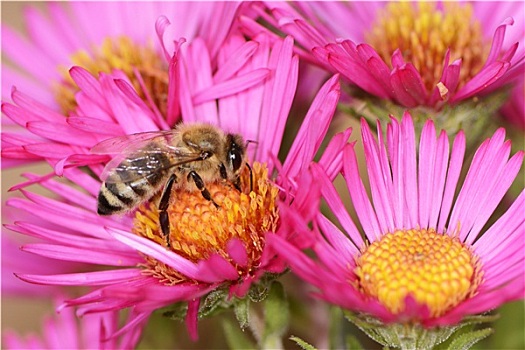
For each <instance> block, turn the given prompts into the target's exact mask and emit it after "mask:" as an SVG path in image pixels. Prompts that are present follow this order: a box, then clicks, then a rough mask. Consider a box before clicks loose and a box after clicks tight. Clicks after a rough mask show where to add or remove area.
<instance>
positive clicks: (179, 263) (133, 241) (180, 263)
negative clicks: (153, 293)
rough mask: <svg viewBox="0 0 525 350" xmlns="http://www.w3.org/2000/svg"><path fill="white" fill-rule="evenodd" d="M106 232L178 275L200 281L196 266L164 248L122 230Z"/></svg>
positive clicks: (111, 229) (108, 228) (108, 229)
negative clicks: (166, 266) (168, 267)
mask: <svg viewBox="0 0 525 350" xmlns="http://www.w3.org/2000/svg"><path fill="white" fill-rule="evenodd" d="M106 230H107V231H108V233H109V234H110V235H111V236H113V237H115V239H117V240H118V241H120V242H122V243H124V244H126V245H129V246H130V247H133V248H134V249H136V250H138V251H140V252H142V253H143V254H146V255H148V256H151V257H153V258H155V259H157V260H159V261H162V262H163V263H165V264H167V265H168V266H170V267H171V268H173V269H175V270H177V271H179V272H180V273H182V274H184V275H186V276H188V277H189V278H192V279H195V280H201V279H200V276H199V269H198V266H197V265H195V264H194V263H192V262H191V261H189V260H187V259H185V258H183V257H181V256H180V255H178V254H175V253H173V252H171V251H169V250H167V249H166V248H165V247H163V246H161V245H159V244H158V243H155V242H153V241H150V240H149V239H146V238H144V237H140V236H137V235H135V234H133V233H129V232H126V231H123V230H119V229H114V228H111V227H107V228H106Z"/></svg>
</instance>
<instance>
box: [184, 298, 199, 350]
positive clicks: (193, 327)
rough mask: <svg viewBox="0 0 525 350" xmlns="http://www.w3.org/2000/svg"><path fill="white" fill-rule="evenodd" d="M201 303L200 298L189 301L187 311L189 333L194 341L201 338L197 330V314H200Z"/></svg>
mask: <svg viewBox="0 0 525 350" xmlns="http://www.w3.org/2000/svg"><path fill="white" fill-rule="evenodd" d="M199 305H200V299H195V300H192V301H190V302H188V311H187V313H186V327H187V328H188V333H189V334H190V338H191V340H193V341H197V340H198V339H199V335H198V331H197V316H198V315H199Z"/></svg>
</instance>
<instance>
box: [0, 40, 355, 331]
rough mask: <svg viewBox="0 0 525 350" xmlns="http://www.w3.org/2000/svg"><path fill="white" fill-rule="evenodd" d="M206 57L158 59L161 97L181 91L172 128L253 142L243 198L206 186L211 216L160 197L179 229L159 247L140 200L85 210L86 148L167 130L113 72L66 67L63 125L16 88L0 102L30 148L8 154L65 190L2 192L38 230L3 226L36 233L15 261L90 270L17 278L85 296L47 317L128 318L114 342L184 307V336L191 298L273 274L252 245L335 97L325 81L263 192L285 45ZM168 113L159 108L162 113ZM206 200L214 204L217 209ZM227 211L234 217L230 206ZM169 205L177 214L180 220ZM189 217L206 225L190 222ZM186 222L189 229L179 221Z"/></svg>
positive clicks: (88, 187) (288, 60)
mask: <svg viewBox="0 0 525 350" xmlns="http://www.w3.org/2000/svg"><path fill="white" fill-rule="evenodd" d="M179 54H180V60H179ZM210 57H211V55H210V52H209V49H208V48H206V46H205V45H203V43H202V41H201V40H198V39H196V40H194V41H193V42H192V43H191V44H188V45H187V47H183V49H181V51H180V52H179V51H178V52H177V54H176V55H174V56H173V58H172V59H171V64H170V69H169V72H168V75H169V79H170V80H169V82H170V84H169V86H172V84H171V83H172V82H174V83H175V82H177V79H179V78H180V81H181V83H183V84H184V86H185V87H186V89H181V90H180V91H178V92H177V90H172V91H173V92H172V93H170V94H169V98H170V99H171V98H173V99H175V100H178V97H179V95H178V94H179V93H180V106H181V111H182V117H183V120H184V122H187V123H194V122H208V123H211V124H214V125H216V126H220V127H221V128H222V129H224V130H227V131H228V132H234V133H239V134H241V135H243V137H244V138H245V139H246V140H252V141H254V143H255V147H254V148H253V149H252V150H250V151H249V155H250V162H253V163H252V174H251V175H248V174H243V181H242V183H243V186H244V187H243V188H244V189H246V186H247V184H248V183H249V178H250V177H253V191H252V192H251V193H250V197H249V196H247V195H245V194H244V193H239V192H238V191H232V190H231V188H230V187H227V188H225V187H224V186H225V185H221V184H209V186H208V189H209V190H210V192H211V193H212V196H215V194H217V197H214V198H218V201H219V204H221V203H224V205H223V206H221V210H218V209H217V208H215V207H209V206H210V205H212V204H211V202H210V201H206V200H204V199H203V198H202V195H201V194H200V193H190V192H185V191H173V197H172V202H171V203H173V204H170V205H169V208H168V214H169V215H170V216H171V217H172V219H171V222H172V223H176V224H177V225H179V224H180V225H182V226H183V227H179V226H178V227H179V228H178V229H176V230H173V229H172V232H171V242H172V243H173V244H172V246H171V249H167V248H166V246H165V241H164V238H163V237H162V235H161V232H160V229H159V224H158V209H157V207H156V204H155V203H154V202H153V201H152V202H149V203H145V204H144V205H142V206H140V207H139V208H138V210H136V211H134V212H132V213H128V214H126V215H123V216H120V217H118V216H112V217H101V216H99V215H97V213H96V211H97V209H96V208H97V204H96V203H97V199H96V196H97V194H98V191H99V189H100V185H101V183H100V180H99V178H98V177H99V176H100V175H101V173H102V170H103V165H104V164H105V163H106V162H107V161H108V160H109V159H108V156H107V155H101V154H93V153H91V152H90V149H91V148H92V147H93V146H94V145H95V144H97V143H98V142H100V141H103V140H105V139H108V138H111V137H114V136H122V135H126V134H131V133H136V132H140V131H158V130H166V129H169V128H170V125H169V124H168V123H167V122H166V118H165V116H164V115H162V113H160V112H159V111H158V110H157V109H155V108H150V106H151V104H147V103H146V102H144V101H143V100H142V99H141V98H139V96H138V94H137V92H136V91H135V90H134V89H133V87H132V86H131V84H130V83H129V80H127V78H126V76H125V75H124V74H122V72H118V71H117V72H114V73H113V74H100V77H99V79H96V78H94V77H93V76H92V75H90V74H89V73H88V72H87V71H86V70H83V69H81V68H79V67H75V68H73V69H71V77H72V79H73V80H74V81H75V83H76V84H77V85H78V86H79V88H80V91H79V92H78V93H77V95H76V102H77V105H78V107H77V108H76V109H75V112H74V113H72V114H71V115H70V117H69V118H67V119H64V118H63V117H62V118H60V117H61V116H60V115H59V114H58V113H56V112H54V111H53V110H51V109H49V108H47V107H45V106H43V105H42V104H40V103H38V102H36V101H35V100H33V99H31V98H30V97H29V96H27V95H22V94H21V93H20V92H18V91H15V92H14V93H13V100H14V101H15V103H16V105H13V104H4V105H3V111H4V113H5V114H6V115H7V116H8V117H9V118H11V119H13V120H14V121H15V122H16V123H18V124H20V125H22V126H24V125H25V126H27V129H28V131H30V132H32V133H35V134H36V135H38V136H40V137H41V138H42V141H40V142H38V143H36V144H35V143H24V142H21V143H20V148H19V150H20V153H19V155H20V156H24V154H25V155H28V156H33V155H34V156H36V157H41V158H43V159H46V160H47V161H48V162H49V163H50V164H51V165H52V166H53V168H54V172H55V173H56V174H60V175H62V176H64V177H65V178H67V179H68V180H70V181H71V182H72V183H74V184H75V185H76V188H74V187H71V186H57V183H56V181H55V180H53V179H51V177H52V176H53V174H50V175H48V176H44V177H32V178H30V180H29V181H28V182H26V183H23V184H20V185H19V186H16V188H17V189H21V192H22V194H23V195H24V196H25V198H24V199H18V198H13V199H10V200H9V201H8V203H7V204H8V205H9V206H14V207H16V208H18V209H19V210H20V211H24V212H27V214H28V215H32V216H35V217H38V218H39V219H40V225H37V226H34V227H27V225H25V224H24V222H17V223H15V224H14V225H13V226H12V227H11V228H12V229H13V230H15V231H17V232H20V233H27V232H33V233H37V232H38V235H39V236H40V237H41V238H42V239H43V240H44V241H45V242H44V243H34V244H26V245H24V246H23V247H22V249H23V250H24V251H27V252H31V253H34V254H37V255H41V256H45V257H49V258H52V259H56V260H63V261H77V262H84V263H89V264H92V265H93V266H94V268H93V269H92V270H91V271H87V272H86V271H83V272H77V273H72V274H71V273H70V274H47V275H41V274H19V275H18V277H19V278H21V279H22V280H24V281H28V282H31V283H36V284H44V285H68V286H69V285H76V286H86V287H91V288H92V290H91V291H90V292H89V293H87V294H85V295H83V296H81V297H78V298H75V299H71V300H67V301H65V302H64V304H63V305H62V306H61V309H62V308H64V307H67V306H77V307H78V311H77V315H85V314H90V313H99V312H105V311H115V310H120V309H124V308H131V316H130V320H129V321H128V323H127V324H126V325H125V326H124V327H123V328H122V329H121V330H120V331H119V332H118V334H121V333H123V332H126V331H128V330H131V329H134V328H135V327H136V326H137V325H140V324H142V322H144V320H146V319H147V318H148V317H149V315H150V314H151V312H153V311H154V310H156V309H158V308H161V307H164V306H168V305H171V304H173V303H175V302H188V309H187V313H186V319H187V321H188V322H187V323H188V328H189V331H190V334H191V335H192V336H193V337H196V333H197V332H196V321H197V315H198V311H199V305H200V300H201V298H202V297H203V296H205V295H206V294H207V293H209V292H210V291H212V290H217V289H218V288H223V287H224V288H226V292H227V295H229V296H230V297H231V296H239V297H241V296H244V295H245V294H246V293H247V291H248V289H249V288H250V286H251V285H252V284H253V283H256V282H258V281H259V279H260V278H261V277H262V276H263V275H264V274H266V273H279V272H282V271H283V269H284V264H283V262H282V259H280V258H279V257H277V256H276V255H275V253H274V252H273V251H272V250H270V249H267V248H266V245H265V240H266V237H267V236H268V235H270V234H272V233H273V232H277V231H278V228H279V227H280V226H281V225H283V224H281V222H280V220H279V216H278V212H279V211H278V209H277V207H278V205H280V204H279V203H281V200H279V199H278V196H277V195H278V187H277V186H280V187H282V188H285V189H286V190H288V189H290V190H288V191H287V192H286V195H287V196H288V197H292V196H294V195H295V192H293V189H294V188H296V187H295V178H296V175H297V174H299V173H300V172H301V171H303V170H304V169H306V167H307V166H308V164H309V163H310V161H311V160H312V159H313V156H314V155H315V153H316V150H317V148H318V147H319V145H320V143H321V140H322V139H323V137H324V135H325V133H326V131H327V129H328V125H329V123H330V121H331V118H332V116H333V113H334V111H335V108H336V104H337V101H338V98H339V94H340V91H339V83H338V76H337V75H336V76H334V77H333V78H331V79H330V80H329V81H327V82H326V83H325V84H324V86H323V87H322V88H321V89H320V91H319V93H318V95H317V96H316V98H315V100H314V101H313V102H312V105H311V108H310V110H309V112H308V114H307V116H306V117H305V122H304V124H303V126H302V128H301V130H300V131H299V134H298V135H297V138H296V140H295V142H294V145H293V147H292V150H291V151H290V153H289V155H288V157H287V158H286V160H285V162H284V163H283V165H282V168H283V169H284V171H283V173H282V174H283V175H282V176H281V179H282V180H280V182H279V183H278V184H277V185H276V184H274V183H273V182H272V181H271V180H270V179H269V178H268V175H267V174H268V169H270V170H271V169H272V168H273V167H274V166H276V165H278V163H277V162H275V161H274V160H275V159H276V157H277V151H278V150H279V145H280V143H281V139H282V133H283V127H284V123H285V120H286V118H287V116H288V113H289V109H290V106H291V102H292V99H293V95H294V93H293V92H294V91H295V88H296V83H297V80H296V77H297V58H296V57H294V56H293V41H292V40H291V39H290V38H286V39H284V40H282V41H278V42H275V43H273V44H269V41H268V40H267V38H266V37H265V35H261V36H260V37H258V40H257V41H245V39H243V38H242V37H240V36H231V37H230V38H229V39H228V41H227V42H226V43H225V45H224V47H222V48H221V50H220V51H219V53H218V57H219V58H220V59H218V62H219V64H218V66H217V67H215V68H214V67H212V64H211V60H210ZM219 87H220V88H219ZM146 101H149V100H148V98H146ZM171 103H173V102H172V100H168V102H167V105H168V106H170V105H171ZM217 106H218V108H217ZM345 138H348V133H343V134H341V135H338V137H336V138H335V139H334V141H333V142H332V143H331V145H330V146H329V148H328V150H329V151H328V152H327V155H325V156H324V157H323V158H322V159H323V161H322V164H324V165H325V168H326V169H327V171H328V172H330V173H331V174H334V176H335V175H336V174H337V172H338V170H339V166H338V164H340V157H339V158H338V155H339V151H340V150H341V149H342V147H343V145H344V143H345V142H346V139H345ZM23 152H27V153H23ZM338 160H339V162H338ZM265 163H268V164H265ZM80 166H82V167H84V169H89V171H83V170H82V169H81V168H79V167H80ZM92 174H94V176H92ZM29 183H39V184H42V185H44V186H50V187H53V188H54V191H53V192H54V193H55V194H56V196H57V198H56V199H51V198H47V197H45V196H42V195H38V194H35V193H32V192H30V191H27V190H24V189H22V188H23V187H25V186H26V185H27V184H29ZM250 190H251V188H250ZM248 192H249V191H248ZM252 194H253V196H252ZM232 196H233V197H232ZM219 198H225V199H224V202H222V199H219ZM227 200H229V201H230V202H229V203H233V204H234V206H233V207H231V208H230V204H228V202H227ZM194 203H196V204H194ZM283 203H286V202H283ZM178 205H182V206H183V209H184V211H183V213H182V214H181V213H180V212H178V211H177V206H178ZM202 208H208V209H206V210H209V211H211V213H212V214H209V215H208V214H206V215H205V214H202V215H201V214H199V213H198V212H197V211H199V210H202ZM239 208H240V209H239ZM188 213H189V214H188ZM205 213H206V211H205ZM177 215H182V216H177ZM188 216H189V218H190V221H189V223H185V222H188ZM241 216H242V217H241ZM192 217H196V220H194V219H192ZM173 218H176V219H175V220H173ZM208 219H210V220H214V221H213V222H208V221H206V220H208ZM220 220H223V221H220ZM231 220H233V223H234V224H235V225H232V224H231ZM243 225H244V226H243ZM217 228H218V229H219V230H222V231H221V232H222V233H221V234H220V235H219V234H218V233H217V232H214V231H213V230H215V229H217ZM239 228H240V229H239ZM210 230H211V231H210ZM193 232H198V234H197V235H195V234H194V233H193ZM214 235H215V236H214ZM94 247H96V249H93V248H94ZM100 267H105V268H104V269H103V270H100Z"/></svg>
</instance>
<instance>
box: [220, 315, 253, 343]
mask: <svg viewBox="0 0 525 350" xmlns="http://www.w3.org/2000/svg"><path fill="white" fill-rule="evenodd" d="M222 328H223V330H224V335H225V337H226V342H227V343H228V347H229V348H230V349H234V350H237V349H238V350H244V349H257V345H255V344H254V343H253V341H252V340H251V339H250V338H249V337H248V336H247V335H246V333H244V332H243V331H242V330H241V329H240V328H239V327H237V326H235V325H234V324H233V322H230V321H229V320H225V321H224V322H223V324H222Z"/></svg>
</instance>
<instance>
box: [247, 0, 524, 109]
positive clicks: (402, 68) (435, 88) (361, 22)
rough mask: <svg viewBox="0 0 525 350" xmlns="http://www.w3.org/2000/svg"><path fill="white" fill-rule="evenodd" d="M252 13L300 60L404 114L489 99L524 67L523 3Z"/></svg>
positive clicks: (309, 6)
mask: <svg viewBox="0 0 525 350" xmlns="http://www.w3.org/2000/svg"><path fill="white" fill-rule="evenodd" d="M253 8H254V9H255V11H256V12H257V13H258V15H259V16H260V17H261V18H263V19H264V20H265V21H266V22H267V23H269V24H270V25H271V26H273V27H275V28H277V29H278V30H280V31H282V32H284V33H286V34H288V35H292V36H293V37H294V38H295V39H296V41H297V43H298V45H299V47H298V49H297V52H298V53H299V54H301V55H302V57H304V58H306V59H308V60H310V61H312V62H314V63H317V64H319V65H321V66H323V67H325V68H326V69H328V70H330V71H335V72H339V73H341V75H342V76H344V77H345V78H346V79H348V81H349V82H350V83H352V84H353V85H355V86H358V87H359V88H361V89H362V90H364V91H366V92H367V93H369V94H370V95H373V96H376V97H379V98H381V99H385V100H390V101H393V102H395V103H396V104H399V105H401V106H404V107H410V108H412V107H416V106H429V107H433V108H436V109H441V107H442V106H443V105H444V104H445V103H449V104H456V103H459V102H462V101H465V100H467V99H469V98H472V97H475V96H483V95H487V94H488V93H490V92H493V91H495V90H496V89H499V88H501V87H502V86H504V85H505V84H508V83H511V82H513V81H514V80H515V79H517V78H518V77H519V72H520V71H521V69H522V67H523V64H524V57H525V56H524V55H525V51H524V40H523V38H524V36H523V24H524V23H525V22H524V9H523V2H512V3H510V2H503V3H502V2H490V3H487V2H473V3H468V4H464V3H463V4H461V5H460V4H454V3H449V2H447V3H443V4H437V3H417V4H411V3H406V2H381V3H376V2H370V3H355V4H353V3H352V4H350V3H344V2H304V3H281V2H277V3H274V2H269V3H266V4H265V5H264V6H261V5H260V4H255V5H253ZM241 23H242V25H243V28H244V30H245V31H246V33H248V34H249V35H255V34H257V33H259V32H261V31H266V30H267V29H266V28H265V27H262V26H260V25H259V24H258V23H257V22H255V21H254V20H253V19H252V18H250V17H248V16H245V17H242V18H241ZM467 38H468V40H467Z"/></svg>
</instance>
